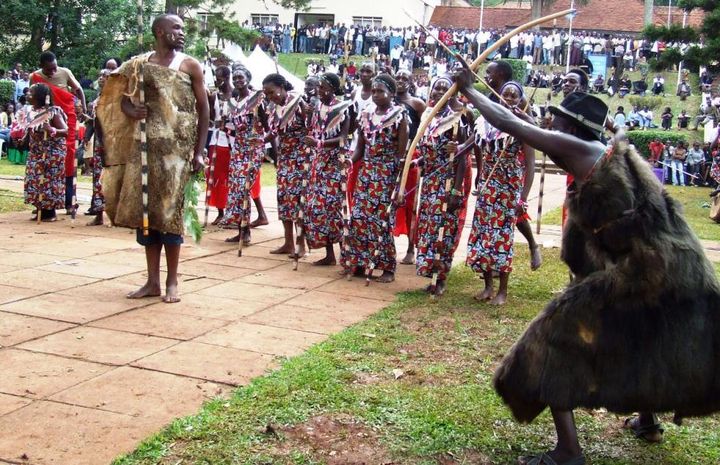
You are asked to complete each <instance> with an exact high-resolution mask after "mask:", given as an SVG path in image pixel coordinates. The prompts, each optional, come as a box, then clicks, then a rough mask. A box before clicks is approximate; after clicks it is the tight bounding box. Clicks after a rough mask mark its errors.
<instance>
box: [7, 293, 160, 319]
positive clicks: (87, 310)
mask: <svg viewBox="0 0 720 465" xmlns="http://www.w3.org/2000/svg"><path fill="white" fill-rule="evenodd" d="M79 289H85V288H79ZM99 292H100V291H98V293H99ZM111 292H112V288H111V287H106V288H105V295H104V297H102V299H101V298H100V297H99V296H98V297H97V298H95V295H94V294H92V293H88V292H87V291H84V290H80V291H78V290H77V288H74V289H72V290H71V291H69V293H70V294H71V295H65V294H45V295H40V296H37V297H32V298H29V299H25V300H21V301H19V302H13V303H10V304H4V305H0V310H2V311H7V312H13V313H19V314H23V315H31V316H37V317H43V318H49V319H51V320H59V321H65V322H70V323H87V322H89V321H93V320H99V319H101V318H105V317H108V316H110V315H114V314H116V313H120V312H124V311H127V310H130V309H133V308H137V307H141V306H143V305H148V304H149V302H148V301H147V300H142V299H136V300H132V299H126V298H125V295H124V294H121V293H116V294H112V293H111Z"/></svg>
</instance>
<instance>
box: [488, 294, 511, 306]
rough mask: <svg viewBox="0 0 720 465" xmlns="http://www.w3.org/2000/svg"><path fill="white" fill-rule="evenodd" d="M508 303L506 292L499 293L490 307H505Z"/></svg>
mask: <svg viewBox="0 0 720 465" xmlns="http://www.w3.org/2000/svg"><path fill="white" fill-rule="evenodd" d="M506 301H507V293H506V292H498V293H497V295H496V296H495V298H494V299H493V300H491V301H490V305H505V302H506Z"/></svg>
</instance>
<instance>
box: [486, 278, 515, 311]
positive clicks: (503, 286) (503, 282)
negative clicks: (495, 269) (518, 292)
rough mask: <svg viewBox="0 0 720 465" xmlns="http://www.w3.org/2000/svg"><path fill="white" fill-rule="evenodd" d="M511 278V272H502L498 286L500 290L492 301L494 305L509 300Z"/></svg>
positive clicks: (502, 303)
mask: <svg viewBox="0 0 720 465" xmlns="http://www.w3.org/2000/svg"><path fill="white" fill-rule="evenodd" d="M509 280H510V273H500V285H499V286H498V292H497V294H496V295H495V298H494V299H493V300H492V302H490V303H491V304H493V305H504V304H505V301H507V294H508V289H507V288H508V281H509Z"/></svg>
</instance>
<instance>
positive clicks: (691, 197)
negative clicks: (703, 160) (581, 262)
mask: <svg viewBox="0 0 720 465" xmlns="http://www.w3.org/2000/svg"><path fill="white" fill-rule="evenodd" d="M665 189H667V191H668V193H669V194H670V195H671V196H672V197H673V198H674V199H675V200H677V201H678V202H680V204H681V205H682V207H683V211H684V212H685V219H686V220H687V222H688V223H689V224H690V227H691V228H692V229H693V231H695V234H697V236H698V237H699V238H700V239H704V240H708V241H720V224H718V223H716V222H714V221H713V220H711V219H710V218H708V215H709V214H710V197H708V194H709V193H710V192H711V190H712V189H710V188H707V187H689V186H686V187H681V186H665ZM561 220H562V208H561V207H557V208H553V209H552V210H550V211H548V212H547V213H545V214H543V217H542V223H543V224H554V225H559V224H560V222H561Z"/></svg>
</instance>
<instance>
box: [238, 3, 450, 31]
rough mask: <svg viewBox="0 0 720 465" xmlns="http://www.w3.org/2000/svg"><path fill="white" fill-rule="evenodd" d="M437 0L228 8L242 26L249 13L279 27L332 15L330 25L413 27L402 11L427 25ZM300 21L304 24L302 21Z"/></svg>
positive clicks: (262, 5) (254, 4)
mask: <svg viewBox="0 0 720 465" xmlns="http://www.w3.org/2000/svg"><path fill="white" fill-rule="evenodd" d="M439 4H440V0H382V1H379V0H377V1H373V0H313V1H312V3H311V7H310V9H309V10H308V11H307V12H301V11H294V10H286V9H284V8H282V7H280V6H279V5H278V4H276V3H275V2H273V1H272V0H265V1H263V0H235V2H234V3H233V4H232V5H231V6H230V7H229V9H230V10H231V11H233V12H234V13H235V17H236V19H237V20H238V21H239V22H240V23H243V22H244V21H251V17H252V15H253V14H263V15H267V14H275V15H278V21H279V22H280V23H281V24H296V18H298V19H300V21H301V23H302V22H304V23H309V22H312V21H314V20H315V19H316V18H317V17H316V16H314V15H332V16H333V21H334V23H338V24H339V23H345V24H346V25H349V24H352V22H353V17H355V16H366V17H381V18H382V25H383V26H398V27H404V26H414V25H415V23H414V22H413V21H412V20H411V19H410V18H408V17H407V15H406V14H405V13H404V11H403V10H405V11H407V12H408V13H410V15H411V16H412V17H413V18H414V19H415V20H417V21H419V22H421V23H423V24H427V22H428V21H429V20H430V16H432V12H433V8H434V7H435V6H436V5H439ZM303 20H304V21H303Z"/></svg>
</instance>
